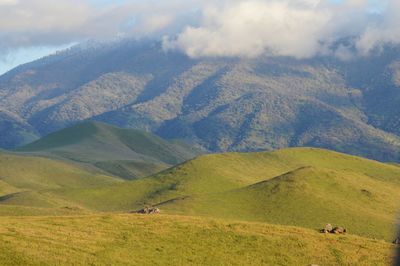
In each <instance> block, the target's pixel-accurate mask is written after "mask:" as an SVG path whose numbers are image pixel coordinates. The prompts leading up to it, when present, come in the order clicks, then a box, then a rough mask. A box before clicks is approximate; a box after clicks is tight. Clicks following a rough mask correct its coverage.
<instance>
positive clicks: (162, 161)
mask: <svg viewBox="0 0 400 266" xmlns="http://www.w3.org/2000/svg"><path fill="white" fill-rule="evenodd" d="M18 151H19V152H27V153H34V154H40V155H46V156H50V157H57V158H64V159H69V160H73V161H78V162H82V163H90V164H94V165H95V166H96V167H98V168H100V169H103V170H104V171H106V172H108V173H111V174H114V175H116V176H119V177H122V178H125V179H133V178H138V177H143V176H147V175H150V174H154V173H157V172H159V171H161V170H163V169H166V168H168V167H170V166H172V165H175V164H178V163H180V162H183V161H185V160H188V159H191V158H193V157H194V156H196V155H197V154H199V151H197V150H195V149H193V148H191V147H189V146H187V145H184V144H181V143H179V142H168V141H165V140H163V139H161V138H159V137H157V136H155V135H153V134H150V133H146V132H144V131H140V130H128V129H120V128H116V127H112V126H109V125H106V124H102V123H98V122H85V123H82V124H78V125H76V126H73V127H70V128H67V129H64V130H61V131H58V132H56V133H53V134H50V135H48V136H47V137H44V138H42V139H40V140H38V141H36V142H34V143H31V144H28V145H26V146H24V147H21V148H19V149H18Z"/></svg>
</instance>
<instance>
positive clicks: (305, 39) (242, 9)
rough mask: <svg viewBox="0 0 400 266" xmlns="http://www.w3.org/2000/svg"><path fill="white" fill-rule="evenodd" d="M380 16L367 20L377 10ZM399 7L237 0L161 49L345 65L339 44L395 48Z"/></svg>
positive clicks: (393, 0)
mask: <svg viewBox="0 0 400 266" xmlns="http://www.w3.org/2000/svg"><path fill="white" fill-rule="evenodd" d="M377 7H379V8H380V9H382V10H381V11H380V12H379V14H372V12H373V11H374V10H376V8H377ZM398 10H400V1H398V0H388V1H380V4H379V5H378V6H376V5H371V1H367V0H345V1H342V2H341V3H336V4H334V3H332V2H330V1H326V0H250V1H248V0H247V1H244V0H236V1H229V2H226V3H225V4H224V5H222V6H219V7H214V8H206V9H204V10H203V19H202V21H201V24H200V26H197V27H193V26H188V27H186V29H185V30H184V31H182V32H181V33H180V34H178V35H177V37H168V38H167V37H166V38H164V48H165V49H179V50H182V51H184V52H185V53H186V54H188V55H189V56H191V57H204V56H206V57H207V56H208V57H209V56H240V57H254V56H258V55H261V54H269V55H279V56H292V57H296V58H308V57H312V56H315V55H320V54H328V53H329V54H334V55H337V56H338V57H339V58H342V59H348V58H350V57H351V55H350V50H351V49H350V47H345V46H344V45H343V44H341V45H338V42H339V41H340V40H343V39H344V38H352V39H356V40H357V39H358V40H357V41H356V42H355V43H353V45H354V46H355V48H357V49H358V53H359V54H362V55H367V54H368V53H369V52H370V51H371V50H372V49H373V48H375V47H377V46H380V45H382V44H386V43H396V44H398V43H400V17H399V16H397V14H396V13H397V11H398Z"/></svg>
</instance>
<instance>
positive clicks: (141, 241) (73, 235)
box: [0, 214, 394, 265]
mask: <svg viewBox="0 0 400 266" xmlns="http://www.w3.org/2000/svg"><path fill="white" fill-rule="evenodd" d="M393 254H394V246H393V245H391V244H389V243H386V242H383V241H379V240H372V239H366V238H361V237H356V236H351V235H347V236H336V235H325V234H320V233H317V232H315V231H312V230H307V229H302V228H297V227H285V226H275V225H268V224H261V223H248V222H236V221H227V220H214V219H204V218H194V217H183V216H169V215H156V216H138V215H106V214H105V215H97V216H79V217H38V218H32V217H26V218H24V217H23V218H12V217H4V218H2V219H1V220H0V264H1V265H310V264H318V265H389V264H390V263H391V262H392V260H393Z"/></svg>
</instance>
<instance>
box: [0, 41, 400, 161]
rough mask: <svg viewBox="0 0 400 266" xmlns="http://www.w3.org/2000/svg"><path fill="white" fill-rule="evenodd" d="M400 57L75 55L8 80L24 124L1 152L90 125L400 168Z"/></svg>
mask: <svg viewBox="0 0 400 266" xmlns="http://www.w3.org/2000/svg"><path fill="white" fill-rule="evenodd" d="M399 55H400V53H399V49H398V48H390V49H389V48H388V49H384V50H383V51H382V52H381V53H380V54H379V53H377V54H374V55H371V56H369V57H366V58H356V59H354V60H353V61H349V62H342V61H339V60H337V59H335V58H330V57H319V58H313V59H309V60H296V59H293V58H283V57H259V58H256V59H240V58H236V59H226V58H206V59H190V58H189V57H187V56H185V55H184V54H180V53H178V52H165V51H163V50H162V49H161V46H160V43H159V42H154V41H149V40H146V41H124V42H120V43H114V44H112V45H103V46H101V45H100V46H96V48H82V47H81V48H75V50H74V49H72V50H71V51H67V52H64V53H60V54H57V55H53V56H50V57H48V58H45V59H42V60H39V61H36V62H35V63H32V64H28V65H25V66H23V67H20V68H17V69H15V70H13V71H11V72H9V73H7V74H5V75H3V76H1V77H0V97H1V98H2V100H0V117H4V118H3V120H4V121H5V123H8V124H11V125H13V128H12V129H11V130H10V129H9V128H10V127H8V129H7V127H6V126H1V123H0V132H3V131H7V132H11V133H10V134H9V135H7V137H6V138H4V139H5V140H3V143H0V146H1V147H5V148H12V147H15V146H19V145H21V144H26V142H29V140H32V138H37V137H40V136H43V135H47V134H48V133H51V132H54V131H56V130H59V129H62V128H65V127H67V126H70V125H72V124H75V123H76V122H79V121H84V120H88V119H90V120H97V121H102V122H105V123H108V124H113V125H116V126H119V127H124V128H136V129H143V130H146V131H151V132H153V133H156V134H157V135H159V136H161V137H163V138H168V139H183V140H185V141H187V142H189V143H191V144H194V145H197V146H199V147H202V148H205V149H206V150H209V151H211V152H225V151H257V150H275V149H281V148H285V147H293V146H315V147H321V148H328V149H334V150H337V151H340V152H346V153H349V154H354V155H361V156H366V157H369V158H372V159H378V160H381V161H399V160H400V152H399V151H400V132H399V131H398V129H397V128H398V127H397V126H396V125H397V121H398V118H399V115H400V113H398V112H397V108H396V106H398V104H399V100H400V90H399V89H398V88H399V86H400V83H399V82H398V81H397V80H398V79H397V78H396V77H397V76H398V74H397V73H398V72H399V69H400V63H398V62H400V56H399ZM61 73H62V74H61ZM1 110H7V112H8V114H11V115H6V114H7V113H5V112H4V111H3V112H2V111H1ZM21 123H23V124H21ZM24 130H25V131H26V132H27V133H26V134H22V135H24V136H26V135H27V134H30V135H29V137H25V138H23V137H21V136H19V137H18V134H20V135H21V133H20V132H24Z"/></svg>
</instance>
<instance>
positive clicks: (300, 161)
mask: <svg viewBox="0 0 400 266" xmlns="http://www.w3.org/2000/svg"><path fill="white" fill-rule="evenodd" d="M57 196H59V197H63V198H65V199H69V200H71V201H73V202H75V203H77V204H79V205H81V206H85V208H88V209H91V210H99V211H129V210H134V209H137V208H140V207H142V206H143V205H146V204H149V205H158V206H160V208H161V209H162V210H164V211H165V212H167V213H169V214H181V215H187V214H188V215H195V216H209V217H218V218H228V219H236V220H244V221H259V222H267V223H274V224H285V225H293V226H303V227H307V228H311V229H317V228H320V227H321V226H323V225H324V224H326V223H332V224H336V225H342V226H345V227H347V228H348V229H349V230H350V232H352V233H354V234H358V235H361V236H367V237H375V238H379V239H386V240H388V241H392V240H393V237H394V235H395V224H396V222H395V217H396V216H397V213H398V210H399V209H400V204H399V202H400V169H399V168H398V167H396V166H393V165H389V164H383V163H379V162H375V161H371V160H366V159H362V158H359V157H354V156H348V155H344V154H340V153H336V152H331V151H327V150H320V149H311V148H299V149H287V150H281V151H277V152H266V153H249V154H246V153H244V154H241V153H231V154H218V155H206V156H201V157H199V158H197V159H194V160H192V161H189V162H187V163H184V164H182V165H179V166H177V167H174V168H172V169H169V170H167V171H164V172H162V173H160V174H158V175H155V176H152V177H149V178H144V179H140V180H135V181H131V182H124V183H120V184H116V185H111V186H103V187H99V188H89V189H70V190H64V191H59V192H58V194H57Z"/></svg>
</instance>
